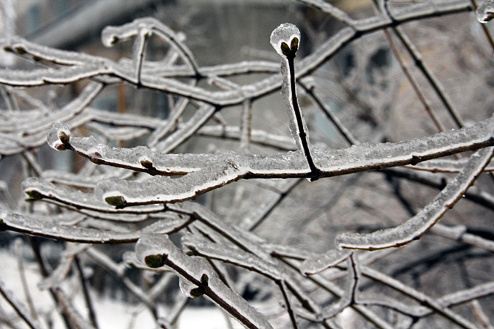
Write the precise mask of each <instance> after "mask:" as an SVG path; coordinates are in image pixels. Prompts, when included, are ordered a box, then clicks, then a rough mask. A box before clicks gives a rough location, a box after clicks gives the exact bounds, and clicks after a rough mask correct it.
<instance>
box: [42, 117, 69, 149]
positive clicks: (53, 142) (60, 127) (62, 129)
mask: <svg viewBox="0 0 494 329" xmlns="http://www.w3.org/2000/svg"><path fill="white" fill-rule="evenodd" d="M47 142H48V145H50V147H52V148H53V149H55V150H57V151H63V150H66V149H67V148H68V147H69V146H70V128H69V126H67V125H66V124H63V123H60V122H57V123H55V124H54V125H53V127H52V129H51V131H50V133H49V134H48V138H47Z"/></svg>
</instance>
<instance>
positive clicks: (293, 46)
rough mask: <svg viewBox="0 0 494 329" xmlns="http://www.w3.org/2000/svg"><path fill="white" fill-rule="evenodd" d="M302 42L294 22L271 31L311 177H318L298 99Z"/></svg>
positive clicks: (284, 87)
mask: <svg viewBox="0 0 494 329" xmlns="http://www.w3.org/2000/svg"><path fill="white" fill-rule="evenodd" d="M299 44H300V31H299V29H298V28H297V27H296V26H295V25H293V24H288V23H286V24H282V25H280V26H278V27H277V28H276V29H275V30H273V32H272V33H271V45H272V46H273V48H274V49H275V50H276V52H277V53H278V54H279V55H280V56H281V58H282V62H281V74H282V76H283V90H285V92H286V95H287V97H288V104H289V106H290V109H291V112H292V114H293V115H294V116H295V125H296V127H295V128H296V130H297V131H296V133H297V137H298V142H299V143H300V145H301V146H302V151H303V152H304V156H305V159H306V160H307V164H308V165H309V168H310V171H311V176H312V177H311V178H312V179H317V178H318V177H319V174H320V170H319V169H318V168H317V167H316V165H315V163H314V160H313V159H312V154H311V151H310V148H309V138H308V136H307V132H306V128H305V122H304V118H303V116H302V111H301V109H300V106H299V103H298V99H297V86H296V82H295V56H296V53H297V50H298V48H299Z"/></svg>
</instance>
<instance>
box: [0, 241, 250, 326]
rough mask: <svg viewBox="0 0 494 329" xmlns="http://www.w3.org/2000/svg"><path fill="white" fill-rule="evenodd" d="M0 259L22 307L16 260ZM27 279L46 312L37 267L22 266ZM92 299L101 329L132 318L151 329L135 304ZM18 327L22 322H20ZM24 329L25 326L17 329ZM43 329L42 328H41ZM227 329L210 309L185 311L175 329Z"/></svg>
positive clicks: (79, 304)
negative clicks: (39, 287)
mask: <svg viewBox="0 0 494 329" xmlns="http://www.w3.org/2000/svg"><path fill="white" fill-rule="evenodd" d="M0 259H2V267H1V268H0V276H1V277H2V280H3V281H4V283H5V285H6V287H7V288H8V289H9V290H10V291H12V292H14V295H15V297H16V298H17V300H20V301H21V302H23V303H25V298H24V292H23V288H22V286H21V284H20V280H19V272H18V267H17V260H16V258H15V257H14V255H13V254H12V253H9V252H7V251H5V250H2V251H0ZM25 270H26V276H27V282H28V286H29V289H30V291H31V293H32V296H33V300H34V303H35V304H36V305H37V306H38V308H39V309H40V310H41V313H43V311H48V310H50V309H51V307H52V300H51V297H50V296H49V294H48V292H47V291H42V290H40V289H38V287H37V284H38V282H40V281H41V278H40V276H39V273H38V271H37V266H36V264H34V263H27V264H25ZM76 293H77V295H76V296H75V306H76V308H77V309H78V310H79V311H80V312H81V313H82V314H83V315H85V313H84V310H85V306H84V301H83V297H82V294H81V293H80V292H79V291H77V292H76ZM91 297H92V298H93V300H94V302H95V305H96V314H97V319H98V324H99V325H100V328H101V329H117V328H128V325H129V322H130V321H131V319H132V317H133V316H134V314H135V315H136V318H135V326H134V328H154V320H153V318H152V317H151V315H150V314H149V312H146V311H143V309H142V308H140V307H137V306H136V305H134V304H129V303H126V302H124V301H118V300H115V299H109V298H108V297H104V296H100V295H99V294H98V293H97V292H96V291H94V290H91ZM0 306H1V307H2V309H3V310H5V312H7V314H13V311H12V309H11V308H10V306H9V305H7V304H6V303H5V301H4V300H3V299H2V298H0ZM160 311H161V313H160V314H162V315H166V314H167V312H166V311H165V310H164V309H160ZM54 320H55V321H54V329H63V328H64V325H63V323H62V321H61V319H60V318H59V317H58V316H57V317H55V319H54ZM232 323H233V328H234V329H241V328H243V327H242V326H241V325H240V324H238V323H237V322H236V321H235V320H233V319H232ZM19 324H21V322H19ZM19 327H20V328H25V326H19ZM42 328H43V329H44V328H45V327H42ZM190 328H201V329H228V325H227V323H226V319H225V315H224V313H223V312H222V311H220V310H219V309H218V308H213V307H204V308H196V307H188V308H186V309H185V310H184V311H183V313H182V315H181V316H180V318H179V320H178V328H177V329H190Z"/></svg>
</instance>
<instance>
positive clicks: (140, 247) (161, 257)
mask: <svg viewBox="0 0 494 329" xmlns="http://www.w3.org/2000/svg"><path fill="white" fill-rule="evenodd" d="M171 244H172V242H171V241H170V240H169V239H168V237H167V236H166V235H163V234H153V233H149V234H143V235H142V236H141V238H140V239H139V240H138V241H137V243H136V247H135V252H136V257H137V259H138V260H139V261H140V262H142V263H144V264H146V265H147V266H149V267H151V268H157V267H161V266H163V265H165V264H166V260H167V256H168V253H169V252H170V249H171Z"/></svg>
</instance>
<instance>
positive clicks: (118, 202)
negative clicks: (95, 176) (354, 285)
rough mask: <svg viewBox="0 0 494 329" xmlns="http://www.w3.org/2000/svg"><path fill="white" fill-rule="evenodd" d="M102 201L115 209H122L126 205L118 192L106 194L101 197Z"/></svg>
mask: <svg viewBox="0 0 494 329" xmlns="http://www.w3.org/2000/svg"><path fill="white" fill-rule="evenodd" d="M103 199H104V200H105V202H106V203H108V204H109V205H111V206H115V207H117V208H123V207H125V205H126V204H127V202H126V201H125V198H124V196H123V195H122V194H121V193H119V192H116V191H114V192H108V193H105V194H104V195H103Z"/></svg>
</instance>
